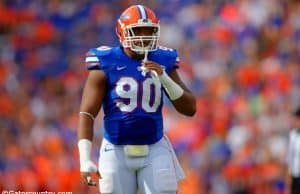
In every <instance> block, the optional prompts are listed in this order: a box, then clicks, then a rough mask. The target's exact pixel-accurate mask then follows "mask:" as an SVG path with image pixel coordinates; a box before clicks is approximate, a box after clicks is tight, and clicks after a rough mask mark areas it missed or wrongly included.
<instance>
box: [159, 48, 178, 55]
mask: <svg viewBox="0 0 300 194" xmlns="http://www.w3.org/2000/svg"><path fill="white" fill-rule="evenodd" d="M158 49H159V51H160V52H161V53H163V54H164V55H165V56H168V57H177V51H176V49H173V48H168V47H164V46H159V47H158Z"/></svg>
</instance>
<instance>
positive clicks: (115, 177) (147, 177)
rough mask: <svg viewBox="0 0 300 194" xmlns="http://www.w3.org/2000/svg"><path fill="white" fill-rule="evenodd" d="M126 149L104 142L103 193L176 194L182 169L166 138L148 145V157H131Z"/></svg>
mask: <svg viewBox="0 0 300 194" xmlns="http://www.w3.org/2000/svg"><path fill="white" fill-rule="evenodd" d="M123 148H124V146H122V145H113V144H111V143H109V142H108V141H107V140H106V139H103V141H102V145H101V149H100V157H99V172H100V174H101V177H102V178H101V179H100V180H99V187H100V193H101V194H137V191H140V193H141V194H175V193H176V191H177V188H178V184H177V183H178V181H179V180H181V179H183V178H184V173H183V170H182V168H181V166H180V164H179V162H178V160H177V158H176V155H175V153H174V150H173V148H172V146H171V144H170V142H169V140H168V139H167V137H163V138H162V139H161V140H160V141H159V142H157V143H155V144H151V145H149V154H148V155H147V156H145V157H129V156H127V155H125V153H124V149H123Z"/></svg>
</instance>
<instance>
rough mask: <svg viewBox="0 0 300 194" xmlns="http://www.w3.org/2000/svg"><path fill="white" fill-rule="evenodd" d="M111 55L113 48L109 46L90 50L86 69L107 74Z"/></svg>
mask: <svg viewBox="0 0 300 194" xmlns="http://www.w3.org/2000/svg"><path fill="white" fill-rule="evenodd" d="M110 54H111V48H110V47H107V46H101V47H98V48H92V49H90V50H89V51H88V52H87V53H86V57H85V64H86V68H87V69H88V70H94V69H97V70H103V71H104V73H106V71H107V69H108V65H107V64H108V63H107V58H109V55H110Z"/></svg>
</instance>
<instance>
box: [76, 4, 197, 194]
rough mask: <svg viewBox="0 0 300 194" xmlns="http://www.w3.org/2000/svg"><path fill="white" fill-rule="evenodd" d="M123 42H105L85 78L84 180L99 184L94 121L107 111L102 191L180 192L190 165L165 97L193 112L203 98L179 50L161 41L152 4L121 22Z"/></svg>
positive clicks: (90, 56)
mask: <svg viewBox="0 0 300 194" xmlns="http://www.w3.org/2000/svg"><path fill="white" fill-rule="evenodd" d="M116 32H117V35H118V37H119V39H120V43H121V44H120V46H117V47H104V46H102V47H98V48H92V49H90V50H89V52H88V53H87V56H86V60H85V62H86V64H87V69H89V70H90V71H89V75H88V78H87V81H86V83H85V87H84V91H83V96H82V101H81V106H80V113H79V115H80V117H79V126H78V148H79V156H80V171H81V177H82V179H83V181H84V183H85V184H87V185H96V182H95V180H93V179H92V178H91V173H93V172H97V169H98V168H97V166H96V165H95V164H94V163H93V162H92V160H91V156H90V154H91V149H92V139H93V124H94V120H95V117H96V116H97V114H98V112H99V110H100V108H101V107H102V106H103V110H104V138H103V141H102V145H101V149H100V157H99V164H98V167H99V170H98V172H99V176H100V178H99V188H100V193H102V194H107V193H109V194H111V193H113V194H135V193H137V191H140V192H141V193H142V194H175V193H176V191H177V188H178V185H177V183H178V181H179V180H181V179H182V178H183V177H184V174H183V171H182V168H181V166H180V164H179V162H178V160H177V158H176V156H175V154H174V151H173V148H172V147H171V145H170V142H169V141H168V139H167V137H166V136H165V135H164V132H163V118H162V106H163V94H164V93H165V94H166V95H167V96H168V98H169V99H170V100H171V102H172V104H173V105H174V107H175V109H176V110H177V111H178V112H179V113H182V114H184V115H187V116H193V115H194V114H195V112H196V105H195V104H196V100H195V97H194V96H193V94H192V93H191V92H190V91H189V90H188V88H187V87H186V86H185V85H184V83H183V82H182V81H181V79H180V77H179V76H178V74H177V71H176V69H177V68H178V65H179V58H178V56H177V52H176V50H175V49H171V48H165V47H162V46H159V44H158V41H159V34H160V26H159V20H158V19H157V17H156V16H155V14H154V12H153V11H152V10H151V9H149V8H148V7H145V6H142V5H134V6H131V7H129V8H127V9H126V10H125V11H124V12H123V13H122V14H121V16H120V18H119V19H118V23H117V27H116Z"/></svg>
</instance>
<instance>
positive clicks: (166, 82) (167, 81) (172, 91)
mask: <svg viewBox="0 0 300 194" xmlns="http://www.w3.org/2000/svg"><path fill="white" fill-rule="evenodd" d="M159 80H160V82H161V84H162V86H163V87H164V88H165V90H166V92H167V94H168V95H169V97H170V99H171V100H177V99H178V98H180V97H181V96H182V95H183V93H184V90H183V89H182V88H181V87H180V86H179V85H178V84H177V83H176V82H174V81H173V80H172V79H171V78H170V77H169V76H168V74H167V73H166V72H165V71H164V72H163V74H162V75H161V76H159Z"/></svg>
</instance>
